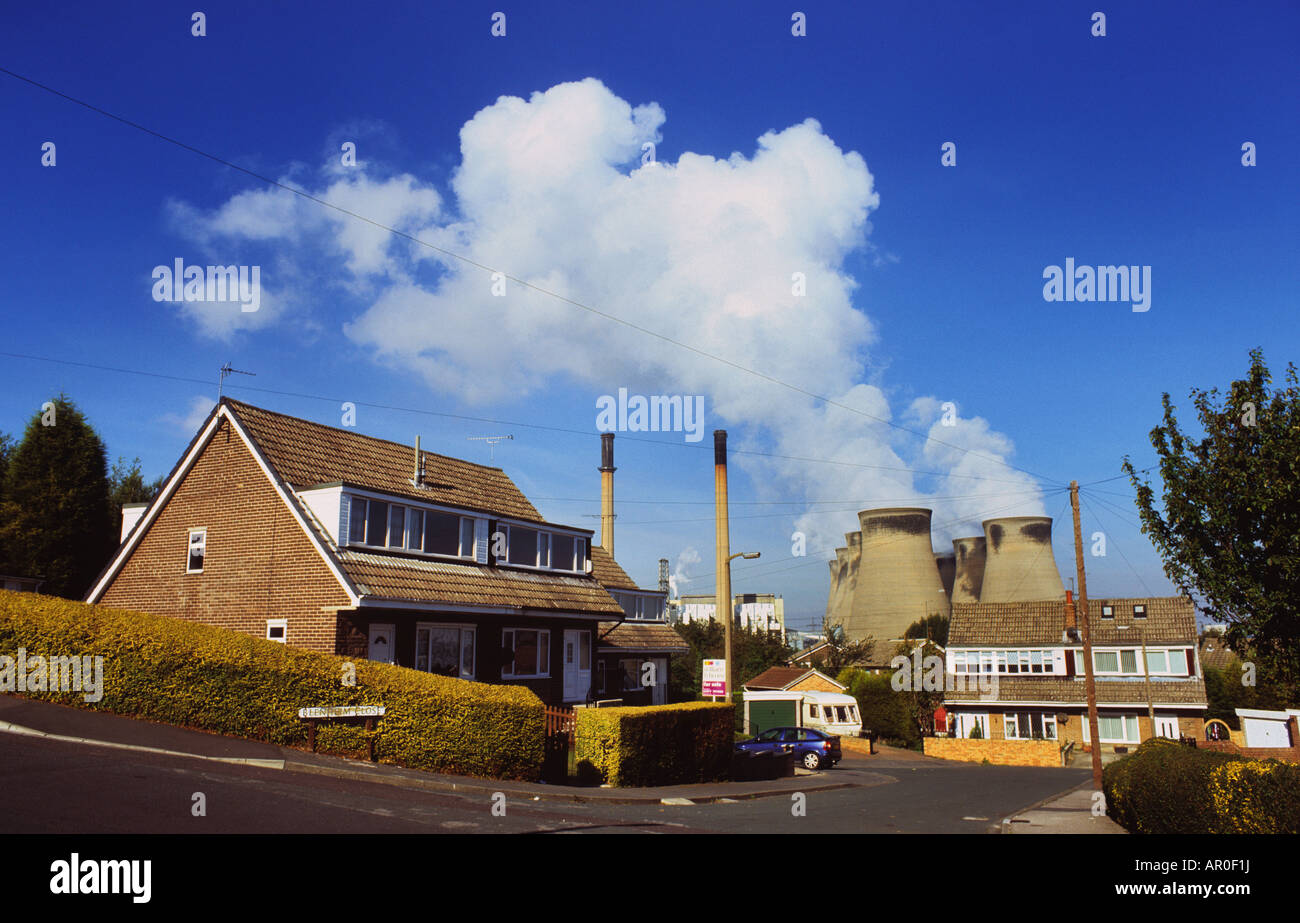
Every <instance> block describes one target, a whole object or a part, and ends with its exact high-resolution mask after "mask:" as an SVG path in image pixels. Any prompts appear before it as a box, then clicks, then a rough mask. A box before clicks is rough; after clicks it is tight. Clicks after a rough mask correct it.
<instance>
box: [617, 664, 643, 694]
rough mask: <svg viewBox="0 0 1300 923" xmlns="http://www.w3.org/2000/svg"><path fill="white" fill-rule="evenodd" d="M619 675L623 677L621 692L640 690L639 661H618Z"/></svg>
mask: <svg viewBox="0 0 1300 923" xmlns="http://www.w3.org/2000/svg"><path fill="white" fill-rule="evenodd" d="M618 668H619V673H620V675H621V676H622V677H623V691H624V692H636V691H637V690H639V689H640V688H641V661H640V660H620V661H619V662H618Z"/></svg>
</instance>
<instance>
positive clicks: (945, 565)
mask: <svg viewBox="0 0 1300 923" xmlns="http://www.w3.org/2000/svg"><path fill="white" fill-rule="evenodd" d="M934 563H935V564H936V565H938V567H939V582H940V583H942V584H943V593H944V595H945V596H947V597H948V601H949V602H951V601H952V579H953V575H954V574H955V573H956V571H957V558H956V557H955V556H954V555H953V553H952V552H951V551H936V552H935V554H934Z"/></svg>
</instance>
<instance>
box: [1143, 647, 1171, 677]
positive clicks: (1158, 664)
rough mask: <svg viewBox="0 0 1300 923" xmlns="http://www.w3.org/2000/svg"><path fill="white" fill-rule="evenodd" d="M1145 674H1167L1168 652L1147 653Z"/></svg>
mask: <svg viewBox="0 0 1300 923" xmlns="http://www.w3.org/2000/svg"><path fill="white" fill-rule="evenodd" d="M1147 672H1148V673H1168V672H1169V652H1168V651H1147Z"/></svg>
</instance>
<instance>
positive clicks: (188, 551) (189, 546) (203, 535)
mask: <svg viewBox="0 0 1300 923" xmlns="http://www.w3.org/2000/svg"><path fill="white" fill-rule="evenodd" d="M196 535H197V536H199V547H200V548H201V549H202V550H201V552H200V554H199V566H198V567H191V566H190V562H191V559H192V558H193V557H194V536H196ZM207 560H208V529H207V527H206V526H204V527H203V528H202V529H190V535H189V539H188V540H187V541H186V543H185V573H187V574H201V573H203V565H204V564H206V563H207Z"/></svg>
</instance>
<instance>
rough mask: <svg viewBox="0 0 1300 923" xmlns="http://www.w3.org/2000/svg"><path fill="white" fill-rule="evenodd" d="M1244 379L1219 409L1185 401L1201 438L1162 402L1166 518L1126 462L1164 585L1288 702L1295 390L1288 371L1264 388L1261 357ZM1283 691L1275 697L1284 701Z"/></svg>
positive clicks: (1296, 642) (1297, 620)
mask: <svg viewBox="0 0 1300 923" xmlns="http://www.w3.org/2000/svg"><path fill="white" fill-rule="evenodd" d="M1250 357H1251V363H1250V370H1249V372H1248V373H1247V375H1246V378H1244V379H1242V380H1240V381H1234V382H1232V384H1231V385H1230V386H1229V387H1228V393H1227V395H1226V397H1223V398H1222V399H1221V396H1220V393H1219V390H1218V388H1214V389H1211V390H1209V391H1203V390H1200V389H1193V390H1192V391H1191V394H1190V397H1191V400H1192V404H1193V406H1194V407H1195V408H1196V412H1197V415H1198V417H1199V419H1200V426H1201V430H1202V433H1203V438H1200V439H1197V438H1195V436H1194V435H1192V434H1189V433H1186V432H1184V431H1183V430H1182V429H1180V427H1179V424H1178V420H1177V418H1176V417H1175V414H1174V405H1173V403H1172V401H1171V400H1170V399H1169V395H1168V394H1167V393H1166V394H1165V395H1164V397H1163V399H1162V403H1163V406H1164V422H1163V423H1162V424H1161V425H1160V426H1157V427H1156V428H1155V429H1153V430H1151V444H1152V446H1154V447H1155V450H1156V452H1157V454H1158V455H1159V456H1160V463H1159V468H1160V478H1161V480H1162V481H1163V483H1164V493H1163V497H1162V504H1161V505H1162V506H1163V512H1162V511H1161V510H1159V509H1157V507H1156V502H1155V493H1154V491H1153V490H1152V488H1151V486H1150V484H1148V483H1147V482H1145V481H1144V480H1142V479H1141V478H1139V477H1138V472H1137V471H1136V470H1135V469H1134V467H1133V463H1132V462H1131V461H1130V460H1129V458H1128V457H1127V456H1126V457H1125V459H1124V471H1125V472H1126V473H1127V474H1128V476H1129V479H1130V480H1131V481H1132V483H1133V486H1134V488H1135V489H1136V490H1137V506H1138V512H1139V514H1140V516H1141V518H1142V531H1143V532H1144V533H1146V534H1147V535H1148V536H1149V537H1150V539H1151V541H1152V543H1153V544H1154V545H1155V546H1156V549H1157V550H1158V551H1159V553H1160V556H1161V558H1162V559H1163V560H1164V570H1165V574H1166V575H1167V576H1168V577H1169V579H1170V580H1171V581H1172V582H1173V583H1174V585H1175V586H1177V587H1178V588H1179V590H1180V591H1182V592H1183V593H1186V594H1188V595H1189V596H1192V597H1193V598H1194V599H1196V598H1198V597H1199V600H1201V601H1203V602H1198V606H1199V608H1200V609H1201V610H1202V611H1203V612H1205V613H1206V614H1207V615H1210V616H1211V617H1213V619H1214V620H1215V621H1220V622H1226V623H1227V624H1228V632H1227V640H1228V643H1229V644H1230V645H1231V646H1232V648H1233V649H1234V650H1236V651H1238V652H1240V653H1241V654H1242V656H1243V657H1244V658H1246V659H1248V660H1254V661H1257V662H1258V663H1259V667H1260V674H1261V677H1263V676H1267V677H1268V678H1269V679H1270V681H1272V682H1275V683H1279V684H1281V685H1282V686H1283V687H1284V688H1285V692H1286V694H1287V696H1288V697H1290V698H1291V699H1292V700H1294V699H1295V698H1296V693H1297V692H1300V609H1298V608H1297V605H1296V600H1297V598H1300V382H1297V377H1296V367H1295V365H1294V364H1291V365H1288V366H1287V372H1286V383H1287V387H1285V388H1270V384H1271V383H1272V381H1273V378H1272V375H1271V374H1270V373H1269V370H1268V367H1267V366H1266V365H1265V364H1264V356H1263V352H1262V350H1259V349H1255V350H1253V351H1252V352H1251V354H1250ZM1281 691H1283V690H1279V692H1281Z"/></svg>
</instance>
